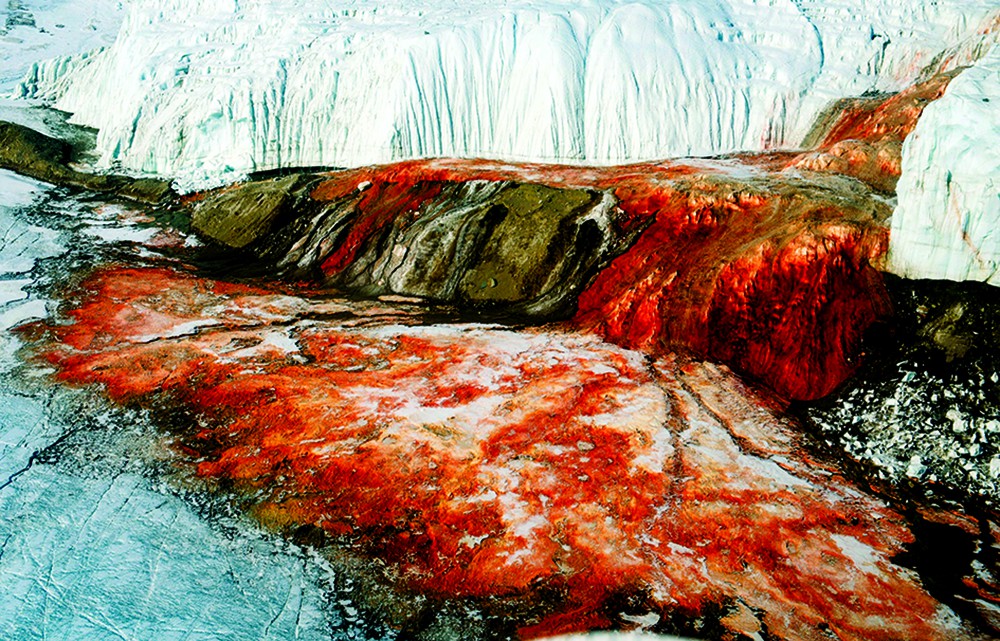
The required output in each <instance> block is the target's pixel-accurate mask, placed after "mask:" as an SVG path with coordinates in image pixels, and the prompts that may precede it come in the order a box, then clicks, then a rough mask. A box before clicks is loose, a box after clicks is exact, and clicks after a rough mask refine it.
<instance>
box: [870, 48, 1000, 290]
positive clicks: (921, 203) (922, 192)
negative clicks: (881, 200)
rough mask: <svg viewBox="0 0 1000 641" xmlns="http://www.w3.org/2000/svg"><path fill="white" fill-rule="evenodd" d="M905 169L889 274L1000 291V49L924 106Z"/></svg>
mask: <svg viewBox="0 0 1000 641" xmlns="http://www.w3.org/2000/svg"><path fill="white" fill-rule="evenodd" d="M902 167H903V174H902V177H901V178H900V181H899V185H898V186H897V193H898V198H899V204H898V206H897V207H896V210H895V212H894V213H893V217H892V230H891V234H890V240H889V264H888V267H889V270H890V271H893V272H895V273H897V274H899V275H901V276H906V277H910V278H935V279H947V280H959V281H960V280H977V281H984V282H987V283H989V284H992V285H1000V47H996V46H994V47H993V48H992V49H991V50H990V52H989V53H988V54H987V55H986V56H985V57H984V58H983V59H982V60H980V61H979V62H978V63H977V64H976V65H974V66H973V67H971V68H969V69H967V70H965V71H964V72H962V74H961V75H959V76H958V77H957V78H956V79H955V80H954V81H953V82H952V83H951V84H950V85H949V86H948V89H947V90H946V91H945V94H944V96H942V97H941V98H940V99H939V100H937V101H935V102H934V103H932V104H931V105H929V106H928V107H927V109H926V110H925V111H924V115H923V116H922V117H921V119H920V120H919V121H918V122H917V127H916V129H914V131H913V133H912V134H911V135H910V137H909V138H907V140H906V142H905V143H904V144H903V160H902Z"/></svg>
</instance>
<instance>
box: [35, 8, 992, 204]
mask: <svg viewBox="0 0 1000 641" xmlns="http://www.w3.org/2000/svg"><path fill="white" fill-rule="evenodd" d="M996 17H997V6H996V3H995V2H992V1H984V0H972V1H959V0H943V1H941V2H935V3H911V2H901V1H899V0H837V1H832V2H820V1H818V0H766V1H765V0H702V1H700V2H696V3H692V2H681V1H679V0H672V1H669V2H652V1H651V0H640V1H633V2H625V1H621V0H593V1H591V2H585V3H575V2H574V3H571V2H566V1H564V0H548V1H547V2H545V3H539V2H528V1H526V0H505V1H503V2H483V1H481V0H480V1H477V2H457V1H455V0H434V1H430V0H428V1H425V2H422V3H420V4H419V6H414V5H413V4H412V3H406V2H402V1H401V0H388V1H386V2H381V3H379V5H378V6H377V7H375V6H372V5H370V4H369V3H363V2H359V1H357V0H337V1H336V2H328V1H322V2H321V1H319V0H308V1H306V2H299V3H295V6H294V9H290V8H288V7H287V6H286V5H284V4H283V3H280V2H277V1H276V0H247V1H246V2H238V3H237V2H235V1H232V0H230V1H228V2H217V1H215V0H213V1H211V2H209V1H207V0H136V1H135V2H133V3H131V5H130V6H129V9H128V14H127V16H126V18H125V21H124V23H123V26H122V30H121V32H120V33H119V37H118V39H117V41H116V42H115V43H114V44H113V45H112V46H111V47H109V48H107V49H105V50H101V51H98V52H93V53H87V54H80V55H78V56H75V57H68V58H61V59H57V60H53V61H50V62H48V63H43V64H40V65H35V66H34V67H33V68H32V70H31V72H30V73H29V74H28V76H27V77H26V78H25V80H24V82H23V83H22V85H21V87H20V93H21V95H23V96H28V97H35V98H43V99H47V100H49V101H51V102H52V104H54V105H55V106H56V107H58V108H59V109H63V110H65V111H69V112H73V113H74V114H75V115H74V120H75V122H77V123H81V124H86V125H89V126H92V127H95V128H97V129H99V130H100V134H99V139H98V148H99V152H100V154H101V157H100V161H99V166H100V167H102V168H109V167H118V168H120V169H124V170H128V171H133V172H150V173H157V174H162V175H170V176H172V177H177V178H178V181H179V182H178V184H179V185H180V186H182V187H183V186H185V185H187V186H188V187H189V188H193V187H194V186H205V185H206V184H208V183H209V182H222V181H226V180H232V179H234V178H236V177H238V176H240V175H241V174H244V173H246V172H248V171H253V170H261V169H267V168H274V167H281V166H311V165H324V166H357V165H363V164H368V163H376V162H387V161H391V160H397V159H401V158H412V157H433V156H460V157H491V158H504V159H514V160H536V161H573V162H582V163H588V164H609V163H619V162H626V161H632V160H640V159H651V158H665V157H676V156H684V155H709V154H718V153H725V152H730V151H736V150H762V149H768V148H775V147H783V146H796V145H798V144H799V142H800V141H801V140H802V138H803V136H804V135H805V134H806V132H807V131H808V129H809V127H810V125H811V124H812V123H813V121H814V119H815V117H816V116H817V115H818V114H819V113H820V112H821V111H822V110H823V108H824V107H825V106H826V105H827V104H829V102H830V101H831V100H833V99H836V98H839V97H842V96H845V95H858V94H862V93H864V92H869V91H898V90H899V89H901V88H903V87H904V86H906V85H907V84H909V83H911V82H912V81H914V80H915V79H916V78H917V77H919V75H920V73H921V71H922V70H923V69H924V68H926V67H933V66H937V67H942V66H944V67H948V66H954V65H958V64H962V63H963V62H965V61H967V60H968V59H969V58H970V57H972V56H974V55H975V54H976V53H977V45H976V43H977V42H978V41H979V40H980V39H981V38H982V37H983V33H985V32H987V31H988V27H989V25H991V24H993V23H995V22H996ZM942 52H948V53H947V55H946V56H944V57H942Z"/></svg>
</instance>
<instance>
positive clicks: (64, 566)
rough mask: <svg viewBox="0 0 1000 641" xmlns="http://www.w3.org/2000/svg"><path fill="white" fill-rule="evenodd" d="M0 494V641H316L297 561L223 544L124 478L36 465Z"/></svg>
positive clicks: (167, 499) (177, 508) (243, 541)
mask: <svg viewBox="0 0 1000 641" xmlns="http://www.w3.org/2000/svg"><path fill="white" fill-rule="evenodd" d="M14 487H15V486H14V485H12V486H9V487H7V488H6V489H2V490H0V514H3V518H2V519H0V585H3V590H2V591H0V638H5V639H18V640H21V641H31V640H34V639H143V640H145V639H158V640H163V641H171V640H175V639H176V640H180V639H186V640H195V639H200V640H206V641H207V640H209V639H212V640H216V639H218V640H223V639H240V640H243V639H275V640H277V639H281V640H284V639H323V638H329V636H328V634H324V633H323V625H322V622H323V615H322V614H321V607H322V603H321V598H322V596H321V593H320V592H319V591H318V590H317V589H316V587H315V577H314V576H310V574H311V573H314V572H315V570H314V569H309V568H308V566H307V564H306V561H305V559H303V558H296V557H295V556H293V555H288V554H285V553H281V552H280V550H279V548H278V547H277V546H276V545H275V544H273V543H270V542H268V541H265V540H261V539H251V538H246V537H241V536H236V537H234V539H233V540H227V539H226V538H224V537H222V536H220V533H218V532H214V531H212V529H211V528H210V526H209V525H208V524H207V523H206V522H205V521H204V520H203V519H202V518H201V517H199V516H198V515H197V514H195V513H194V512H193V511H192V510H191V509H190V508H189V507H188V506H187V505H186V504H185V503H184V502H183V501H182V500H181V499H179V498H175V497H171V496H165V495H163V494H159V493H157V492H152V491H149V490H147V489H144V487H143V481H142V480H141V479H138V478H134V477H131V476H128V475H122V476H119V477H116V478H114V479H86V478H75V477H73V476H71V475H68V474H65V473H61V472H59V471H58V470H55V469H52V468H50V467H34V468H32V469H31V470H29V471H28V472H27V473H25V474H24V475H22V476H20V477H19V478H18V479H17V482H16V492H15V491H13V488H14Z"/></svg>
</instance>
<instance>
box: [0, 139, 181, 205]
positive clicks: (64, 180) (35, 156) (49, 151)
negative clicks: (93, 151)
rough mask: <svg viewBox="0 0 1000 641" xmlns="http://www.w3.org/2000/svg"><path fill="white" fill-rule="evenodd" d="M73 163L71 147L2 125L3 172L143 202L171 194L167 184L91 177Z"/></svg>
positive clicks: (152, 180) (1, 161)
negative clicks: (73, 166)
mask: <svg viewBox="0 0 1000 641" xmlns="http://www.w3.org/2000/svg"><path fill="white" fill-rule="evenodd" d="M72 159H73V148H72V146H70V145H69V144H67V143H65V142H63V141H61V140H57V139H56V138H52V137H49V136H46V135H45V134H42V133H39V132H37V131H35V130H33V129H30V128H28V127H25V126H23V125H18V124H14V123H10V122H0V168H3V169H9V170H11V171H15V172H17V173H20V174H23V175H25V176H29V177H31V178H36V179H38V180H42V181H45V182H48V183H52V184H55V185H66V186H70V187H80V188H83V189H88V190H91V191H97V192H105V193H111V194H113V195H116V196H120V197H122V198H127V199H129V200H135V201H140V202H147V203H156V202H161V201H163V200H165V199H168V198H169V197H170V196H171V194H172V191H171V189H170V183H168V182H166V181H163V180H157V179H152V178H138V179H133V178H128V177H125V176H115V175H110V174H89V173H85V172H81V171H77V170H75V169H73V168H72V167H70V162H71V161H72Z"/></svg>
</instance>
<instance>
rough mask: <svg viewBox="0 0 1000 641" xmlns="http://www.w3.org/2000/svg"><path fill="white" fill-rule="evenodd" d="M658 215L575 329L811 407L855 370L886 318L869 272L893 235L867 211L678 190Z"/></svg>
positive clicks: (611, 270) (597, 290)
mask: <svg viewBox="0 0 1000 641" xmlns="http://www.w3.org/2000/svg"><path fill="white" fill-rule="evenodd" d="M658 196H662V192H660V194H658ZM652 209H654V210H655V211H656V214H655V215H656V217H655V219H654V221H653V223H652V225H651V226H650V227H649V228H648V229H646V231H645V232H644V233H643V235H642V236H641V237H640V239H639V241H638V242H637V243H636V244H635V245H634V246H633V247H631V248H630V249H629V250H628V251H627V252H625V253H624V254H623V255H622V256H619V257H618V258H616V259H615V260H614V261H613V262H612V263H611V265H610V266H609V267H608V268H607V269H605V270H604V271H603V272H602V273H601V274H599V275H598V277H597V279H596V280H595V281H594V283H593V285H591V287H590V288H589V289H587V290H586V291H584V292H583V294H582V295H581V296H580V299H579V311H578V313H577V316H576V322H577V323H578V324H579V325H581V326H583V327H589V328H593V329H595V330H596V331H598V332H599V333H600V334H601V335H602V336H604V337H606V338H607V339H608V340H611V341H612V342H615V343H618V344H620V345H625V346H628V347H631V348H634V349H642V350H646V351H651V352H654V353H663V352H666V351H674V350H677V349H690V350H693V351H694V353H696V354H699V355H701V356H703V357H708V358H713V359H718V360H720V361H721V362H724V363H727V364H728V365H730V366H732V367H733V368H735V369H737V370H739V371H741V372H744V373H747V374H749V375H751V376H753V377H755V378H757V379H759V380H761V381H763V382H764V383H766V384H767V385H769V386H771V387H772V388H773V389H774V390H776V391H777V392H778V393H780V394H782V395H784V396H786V397H788V398H792V399H812V398H818V397H820V396H823V395H825V394H827V393H829V392H830V391H832V390H833V389H834V388H835V387H836V386H837V385H839V384H840V383H841V382H842V381H843V380H845V379H846V378H847V377H848V376H849V375H850V374H851V373H852V372H853V371H854V370H855V368H856V367H857V365H858V364H859V363H858V356H859V352H860V346H861V338H862V336H863V334H864V332H865V330H866V329H867V328H868V327H870V326H871V325H872V324H873V323H874V322H876V321H877V320H879V319H882V318H884V317H886V316H887V315H888V314H889V312H890V308H889V303H888V298H887V296H886V294H885V290H884V285H883V284H882V281H881V277H880V275H879V274H878V272H877V271H876V270H875V268H874V267H873V263H877V262H878V261H879V260H880V258H881V256H882V255H883V254H884V252H885V249H886V242H887V232H885V231H884V230H882V229H880V228H878V227H876V226H875V225H874V224H873V223H872V222H871V221H865V220H864V217H863V215H857V214H856V218H855V220H854V221H850V220H849V218H848V216H849V215H850V213H851V212H849V211H845V210H841V209H832V208H820V207H817V206H815V205H813V206H810V203H809V202H808V200H804V199H795V198H794V197H792V198H789V197H787V196H781V195H779V194H776V193H772V194H765V195H750V194H744V193H735V194H731V195H728V196H726V195H725V194H724V193H723V194H722V196H721V197H718V196H716V195H715V194H713V193H712V192H707V193H703V194H682V193H674V194H672V199H671V200H669V201H666V202H665V203H664V202H660V201H657V202H656V204H655V205H654V206H653V207H652Z"/></svg>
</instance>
